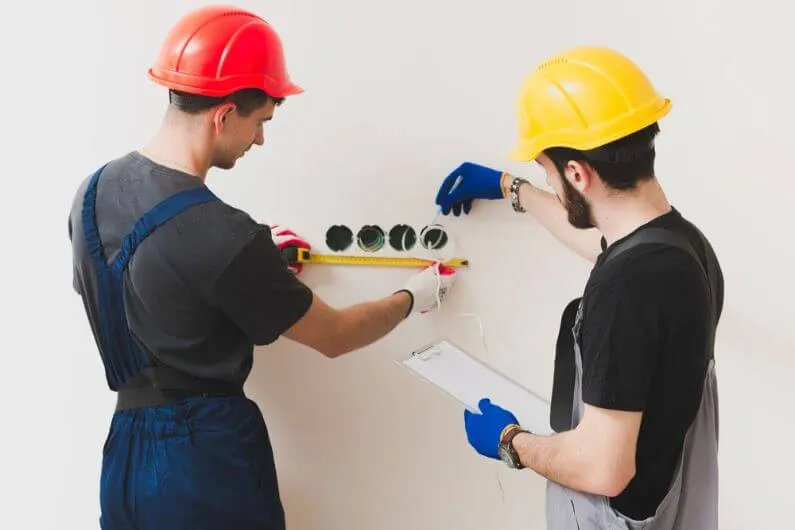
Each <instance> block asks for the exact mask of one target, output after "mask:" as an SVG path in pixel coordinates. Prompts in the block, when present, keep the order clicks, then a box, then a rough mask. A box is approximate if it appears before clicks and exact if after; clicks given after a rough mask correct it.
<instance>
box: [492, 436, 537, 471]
mask: <svg viewBox="0 0 795 530" xmlns="http://www.w3.org/2000/svg"><path fill="white" fill-rule="evenodd" d="M522 432H529V431H526V430H524V429H522V427H521V426H519V425H508V426H506V427H505V429H503V430H502V434H501V435H500V445H499V447H498V448H497V452H498V453H499V455H500V459H501V460H502V461H503V462H505V463H506V464H507V465H508V467H510V468H511V469H524V465H523V464H522V460H521V459H520V458H519V453H517V452H516V449H515V448H514V447H513V439H514V438H515V437H516V435H517V434H519V433H522Z"/></svg>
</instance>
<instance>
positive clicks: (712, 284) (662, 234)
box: [605, 227, 718, 326]
mask: <svg viewBox="0 0 795 530" xmlns="http://www.w3.org/2000/svg"><path fill="white" fill-rule="evenodd" d="M696 231H697V232H698V235H699V238H700V239H701V242H702V244H703V245H704V254H705V257H706V263H704V262H703V261H702V260H701V258H700V257H699V256H698V254H697V253H696V251H695V250H694V249H693V246H692V245H691V244H690V243H689V242H688V241H687V239H685V238H684V237H683V236H681V235H679V234H677V233H676V232H673V231H671V230H666V229H665V228H658V227H654V228H642V229H640V230H638V231H637V232H636V233H635V234H633V235H631V236H629V237H628V238H627V239H626V240H624V241H622V242H621V243H619V244H618V245H616V246H615V247H614V248H612V249H610V250H609V251H608V255H607V257H606V258H605V263H607V262H608V261H610V260H612V259H615V258H616V256H618V255H620V254H622V253H624V252H626V251H627V250H629V249H631V248H634V247H637V246H639V245H645V244H651V243H656V244H662V245H669V246H672V247H677V248H680V249H682V250H684V251H685V252H687V253H688V254H689V255H690V256H691V257H692V258H693V259H694V260H695V261H696V263H698V265H699V267H700V268H701V272H702V273H703V274H704V278H705V279H706V281H707V286H708V288H709V292H710V304H711V306H712V318H713V326H715V325H717V322H718V299H717V293H718V286H717V282H718V278H717V263H716V258H715V254H714V252H713V251H712V247H711V246H710V244H709V242H708V241H707V239H706V237H704V234H702V233H701V232H700V231H699V230H698V229H696Z"/></svg>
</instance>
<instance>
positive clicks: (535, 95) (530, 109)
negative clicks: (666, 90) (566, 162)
mask: <svg viewBox="0 0 795 530" xmlns="http://www.w3.org/2000/svg"><path fill="white" fill-rule="evenodd" d="M670 110H671V101H670V100H669V99H667V98H664V97H662V96H661V95H660V94H658V93H657V91H656V90H655V89H654V87H653V86H652V84H651V82H650V81H649V79H648V78H647V77H646V75H645V74H644V73H643V72H642V71H641V70H640V68H638V66H637V65H636V64H635V63H633V62H632V61H630V60H629V59H628V58H627V57H625V56H624V55H622V54H620V53H618V52H616V51H614V50H611V49H609V48H604V47H599V46H582V47H578V48H574V49H571V50H568V51H566V52H563V53H561V54H559V55H556V56H555V57H552V58H551V59H549V60H547V61H545V62H544V63H542V64H541V65H539V66H538V67H537V68H536V70H535V72H533V73H532V74H531V75H530V76H528V77H527V79H526V80H525V82H524V84H523V85H522V89H521V91H520V94H519V99H518V102H517V115H518V119H519V124H518V125H519V144H518V146H517V147H516V149H515V150H514V152H513V153H512V154H511V156H510V158H511V159H513V160H519V161H525V162H526V161H531V160H533V159H535V158H536V157H537V156H538V155H539V154H540V153H541V152H542V151H544V150H545V149H548V148H550V147H569V148H571V149H577V150H581V151H587V150H589V149H594V148H597V147H600V146H602V145H605V144H607V143H610V142H612V141H614V140H618V139H619V138H623V137H624V136H627V135H629V134H631V133H633V132H636V131H639V130H641V129H643V128H644V127H647V126H649V125H651V124H652V123H654V122H656V121H657V120H659V119H660V118H662V117H663V116H665V115H666V114H668V112H669V111H670Z"/></svg>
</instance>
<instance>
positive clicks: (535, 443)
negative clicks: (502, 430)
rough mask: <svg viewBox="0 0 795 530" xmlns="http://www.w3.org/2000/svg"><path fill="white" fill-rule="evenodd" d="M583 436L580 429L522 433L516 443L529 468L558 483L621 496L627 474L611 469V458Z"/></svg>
mask: <svg viewBox="0 0 795 530" xmlns="http://www.w3.org/2000/svg"><path fill="white" fill-rule="evenodd" d="M580 439H581V436H580V434H579V433H578V431H576V430H572V431H567V432H563V433H560V434H554V435H552V436H537V435H535V434H529V433H520V434H518V435H517V436H516V437H515V438H514V439H513V446H514V448H515V449H516V452H517V453H518V454H519V458H520V459H521V461H522V464H523V465H524V466H525V467H526V468H528V469H532V470H533V471H535V472H536V473H538V474H539V475H541V476H543V477H545V478H547V479H549V480H551V481H553V482H555V483H557V484H560V485H562V486H565V487H568V488H571V489H573V490H576V491H583V492H587V493H593V494H596V495H606V496H608V497H614V496H616V495H618V494H619V493H620V492H621V491H622V490H623V489H624V487H625V486H626V483H627V480H628V479H626V480H625V478H624V477H625V476H626V473H622V472H619V470H616V469H610V465H609V464H607V462H609V461H610V460H611V459H610V458H606V455H600V454H598V451H597V450H593V449H592V448H591V447H589V446H588V444H585V443H582V442H581V441H580Z"/></svg>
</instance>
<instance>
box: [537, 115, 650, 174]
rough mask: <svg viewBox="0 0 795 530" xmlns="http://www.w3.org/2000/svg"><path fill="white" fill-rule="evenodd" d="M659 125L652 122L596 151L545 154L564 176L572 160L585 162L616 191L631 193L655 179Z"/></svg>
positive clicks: (562, 150)
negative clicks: (647, 181)
mask: <svg viewBox="0 0 795 530" xmlns="http://www.w3.org/2000/svg"><path fill="white" fill-rule="evenodd" d="M659 132H660V126H659V125H658V124H657V123H653V124H651V125H649V126H648V127H645V128H643V129H641V130H639V131H637V132H634V133H632V134H630V135H628V136H625V137H623V138H620V139H618V140H615V141H613V142H610V143H608V144H605V145H603V146H601V147H598V148H596V149H591V150H588V151H578V150H576V149H569V148H567V147H550V148H549V149H546V150H545V151H544V153H545V154H546V155H547V156H548V157H549V158H550V160H552V162H553V163H554V164H555V167H556V168H557V170H558V172H559V173H560V175H561V176H564V174H563V171H564V169H565V167H566V164H568V163H569V161H572V160H573V161H577V162H585V163H587V164H588V165H589V166H591V167H592V168H593V169H594V170H595V171H596V172H597V173H599V177H600V178H601V179H602V181H603V182H604V183H605V184H606V185H607V186H609V187H610V188H613V189H615V190H631V189H634V188H635V187H636V186H637V185H638V183H640V182H643V181H645V180H650V179H651V178H653V177H654V158H655V151H654V138H655V137H656V136H657V133H659Z"/></svg>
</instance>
